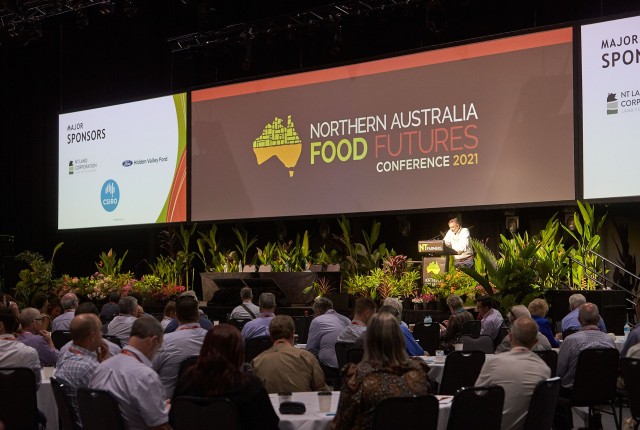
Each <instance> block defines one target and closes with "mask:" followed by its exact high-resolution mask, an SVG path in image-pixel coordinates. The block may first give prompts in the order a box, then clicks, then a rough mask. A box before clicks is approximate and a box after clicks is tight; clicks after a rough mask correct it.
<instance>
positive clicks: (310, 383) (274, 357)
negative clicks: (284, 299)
mask: <svg viewBox="0 0 640 430" xmlns="http://www.w3.org/2000/svg"><path fill="white" fill-rule="evenodd" d="M294 332H295V324H294V323H293V319H292V318H291V317H290V316H288V315H278V316H276V317H274V318H273V319H271V322H270V323H269V333H270V335H271V340H273V346H272V347H271V348H269V349H268V350H266V351H264V352H263V353H261V354H260V355H258V356H257V357H256V358H254V359H253V361H252V362H251V367H252V368H253V370H254V373H255V375H256V376H257V377H258V378H259V379H260V380H261V381H262V382H263V383H264V387H265V388H266V390H267V391H268V392H269V393H283V392H288V393H294V392H300V391H323V390H328V389H329V387H327V384H325V381H324V373H323V372H322V369H320V365H319V364H318V360H316V358H315V357H314V356H313V355H312V354H311V353H309V352H307V351H305V350H304V349H299V348H296V347H294V346H293V335H294Z"/></svg>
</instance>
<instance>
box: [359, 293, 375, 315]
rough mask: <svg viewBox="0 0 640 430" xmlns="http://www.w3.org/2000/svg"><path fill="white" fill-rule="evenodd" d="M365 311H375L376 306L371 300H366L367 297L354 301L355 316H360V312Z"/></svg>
mask: <svg viewBox="0 0 640 430" xmlns="http://www.w3.org/2000/svg"><path fill="white" fill-rule="evenodd" d="M367 309H369V310H371V311H373V312H375V311H376V304H375V302H374V301H373V300H371V299H369V298H367V297H361V298H359V299H358V300H357V301H356V305H355V306H354V308H353V312H354V313H356V314H361V313H362V312H364V311H366V310H367Z"/></svg>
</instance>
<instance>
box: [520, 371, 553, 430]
mask: <svg viewBox="0 0 640 430" xmlns="http://www.w3.org/2000/svg"><path fill="white" fill-rule="evenodd" d="M559 395H560V378H559V377H557V376H556V377H555V378H551V379H545V380H542V381H540V382H538V384H537V385H536V388H534V390H533V394H532V395H531V402H530V403H529V412H528V413H527V418H526V419H525V421H524V429H523V430H551V427H552V426H553V418H554V416H555V413H556V405H557V404H558V396H559Z"/></svg>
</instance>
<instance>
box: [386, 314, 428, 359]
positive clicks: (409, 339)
mask: <svg viewBox="0 0 640 430" xmlns="http://www.w3.org/2000/svg"><path fill="white" fill-rule="evenodd" d="M380 312H388V313H390V314H391V315H393V316H394V317H395V318H396V321H398V323H400V322H401V321H400V316H399V315H398V310H397V309H396V308H394V307H391V306H387V305H385V306H383V307H381V308H380V310H379V311H378V313H380ZM400 331H401V332H402V336H403V337H404V347H405V350H406V351H407V354H409V356H411V357H416V356H418V355H424V349H422V347H421V346H420V344H419V343H418V342H416V339H415V338H414V337H413V333H411V331H409V328H408V327H407V326H406V325H402V324H400Z"/></svg>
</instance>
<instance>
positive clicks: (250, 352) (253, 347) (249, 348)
mask: <svg viewBox="0 0 640 430" xmlns="http://www.w3.org/2000/svg"><path fill="white" fill-rule="evenodd" d="M271 346H273V342H272V341H271V338H270V337H269V336H258V337H253V338H251V339H247V340H246V341H245V344H244V360H245V361H246V362H247V363H251V360H253V359H254V358H256V357H257V356H258V355H260V353H261V352H263V351H266V350H267V349H269V348H271Z"/></svg>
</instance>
